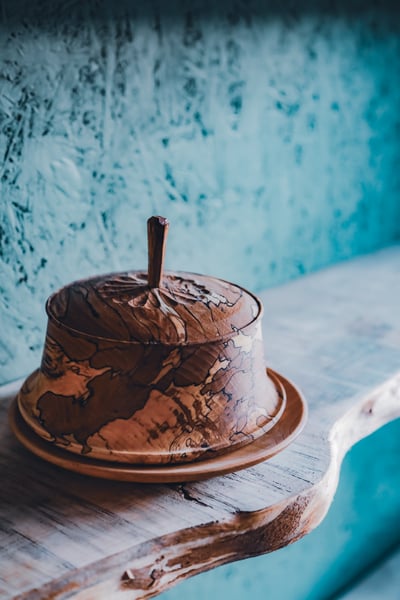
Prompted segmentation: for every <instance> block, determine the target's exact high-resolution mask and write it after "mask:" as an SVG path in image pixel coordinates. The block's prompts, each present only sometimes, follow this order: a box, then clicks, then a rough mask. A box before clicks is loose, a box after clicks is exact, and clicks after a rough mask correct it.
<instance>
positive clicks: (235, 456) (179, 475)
mask: <svg viewBox="0 0 400 600" xmlns="http://www.w3.org/2000/svg"><path fill="white" fill-rule="evenodd" d="M268 376H269V378H270V379H271V381H273V382H274V384H275V386H276V389H277V391H278V395H279V398H280V400H281V407H284V410H282V411H279V413H278V415H277V419H276V421H277V422H276V424H275V425H274V427H273V428H272V429H271V430H270V431H268V432H267V433H265V434H264V435H263V436H260V437H259V438H258V439H257V440H255V441H254V442H252V443H251V444H245V445H243V446H240V447H239V448H236V449H233V450H231V451H230V452H228V453H223V454H222V455H221V454H218V455H217V456H215V457H211V458H208V459H203V460H201V461H193V462H190V463H178V464H172V465H171V464H168V465H165V464H163V465H148V464H144V465H143V464H142V465H136V464H127V463H123V464H121V463H114V462H107V461H102V460H95V459H93V458H88V457H86V456H82V455H77V456H73V457H71V454H70V453H68V452H65V451H64V450H63V449H61V448H58V447H55V446H54V445H53V444H49V443H48V442H46V441H45V440H43V439H42V438H41V437H39V436H38V435H36V434H35V433H34V432H33V431H32V429H31V428H30V427H29V426H28V425H27V424H26V422H25V421H24V419H23V418H22V417H21V414H20V412H19V409H18V403H17V399H15V400H14V402H13V403H12V405H11V408H10V411H9V422H10V427H11V429H12V431H13V432H14V434H15V436H16V437H17V439H18V440H19V441H20V442H21V443H22V444H23V445H24V446H25V448H28V450H30V451H31V452H33V453H34V454H35V455H36V456H39V457H40V458H43V459H44V460H47V461H49V462H50V463H52V464H55V465H57V466H61V467H63V468H64V469H67V470H69V471H74V472H76V473H81V474H84V475H92V476H93V477H102V478H104V479H111V480H115V481H133V482H136V483H138V482H139V483H177V482H188V481H200V480H203V479H209V478H210V477H215V476H217V475H225V474H226V473H232V472H233V471H239V470H240V469H245V468H247V467H250V466H253V465H256V464H258V463H259V462H262V461H265V460H267V459H268V458H271V457H272V456H274V455H275V454H277V453H278V452H281V451H282V450H283V449H284V448H286V447H287V446H288V445H289V444H290V443H292V442H293V441H294V440H295V439H296V437H297V436H298V435H299V434H300V433H301V431H302V429H303V427H304V425H305V423H306V420H307V414H308V411H307V403H306V401H305V399H304V398H303V397H302V395H301V393H300V392H299V390H298V389H297V388H296V387H295V385H294V384H293V383H292V382H289V381H288V380H287V379H286V378H284V377H283V376H282V375H280V374H278V373H274V372H273V371H271V370H268Z"/></svg>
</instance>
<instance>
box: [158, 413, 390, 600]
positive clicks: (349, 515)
mask: <svg viewBox="0 0 400 600" xmlns="http://www.w3.org/2000/svg"><path fill="white" fill-rule="evenodd" d="M399 456H400V420H397V421H395V422H393V423H390V424H389V425H386V426H385V427H384V428H383V429H381V430H379V431H377V432H376V433H374V434H373V435H371V436H370V437H368V438H366V439H364V440H362V441H361V442H359V443H358V444H357V445H356V446H355V447H354V448H353V449H352V450H351V451H350V452H349V454H348V455H347V457H346V458H345V460H344V462H343V465H342V471H341V475H340V482H339V487H338V490H337V493H336V497H335V499H334V501H333V504H332V506H331V508H330V510H329V512H328V514H327V516H326V517H325V519H324V521H323V522H322V524H321V525H320V526H319V527H318V528H317V529H315V530H314V531H313V532H311V533H310V534H309V535H307V536H306V537H304V538H302V539H301V540H300V541H298V542H296V543H295V544H293V545H292V546H287V547H286V548H283V549H282V550H278V551H277V552H273V553H272V554H269V555H265V556H260V557H257V558H251V559H247V560H244V561H241V562H236V563H233V564H230V565H226V566H223V567H219V568H217V569H215V570H213V571H210V572H208V573H204V574H201V575H198V576H197V577H193V578H192V579H188V580H186V581H184V582H183V583H181V584H179V585H178V586H177V587H175V588H172V589H171V590H169V591H167V592H165V593H163V594H161V595H160V596H159V598H160V600H183V599H186V598H190V600H203V599H204V598H221V599H222V598H229V600H243V598H251V599H252V600H264V599H265V600H266V599H268V600H333V599H334V598H336V597H337V595H339V594H340V592H341V591H342V590H343V589H344V588H345V587H347V586H348V585H351V584H352V582H353V581H355V580H356V579H357V578H358V577H360V576H363V575H364V574H365V573H367V572H368V571H369V570H370V568H372V567H373V566H374V564H375V562H376V560H378V559H379V558H381V557H382V556H384V555H385V554H386V553H388V552H391V550H392V549H393V548H394V547H395V546H396V544H397V545H398V544H399V542H400V518H399V517H400V495H399V491H400V465H399ZM376 600H378V598H377V599H376ZM382 600H385V598H384V596H382Z"/></svg>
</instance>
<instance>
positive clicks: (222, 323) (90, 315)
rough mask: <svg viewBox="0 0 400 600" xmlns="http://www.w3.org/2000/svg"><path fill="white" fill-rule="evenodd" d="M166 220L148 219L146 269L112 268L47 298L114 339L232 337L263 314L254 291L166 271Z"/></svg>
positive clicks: (59, 316) (53, 312)
mask: <svg viewBox="0 0 400 600" xmlns="http://www.w3.org/2000/svg"><path fill="white" fill-rule="evenodd" d="M167 230H168V221H167V220H166V219H164V218H163V217H151V218H150V219H149V221H148V241H149V268H148V272H147V273H146V272H144V271H130V272H124V273H112V274H109V275H103V276H99V277H94V278H91V279H86V280H81V281H76V282H74V283H71V284H70V285H67V286H65V287H64V288H62V289H61V290H59V291H58V292H56V293H55V294H53V296H51V297H50V298H49V300H48V303H47V312H48V314H49V317H50V318H53V319H54V320H56V321H57V322H58V323H60V324H61V325H62V326H65V327H67V328H68V329H72V330H75V331H77V332H79V333H80V334H85V335H89V336H91V337H101V338H107V339H110V340H118V341H126V342H141V343H163V344H176V343H178V344H199V343H204V342H206V341H208V342H209V341H211V340H217V339H221V338H225V337H230V336H232V335H234V334H235V333H237V331H238V330H241V329H243V328H244V327H246V326H247V325H249V324H250V323H251V322H252V321H254V320H255V319H256V318H257V317H258V316H259V315H260V313H261V310H262V309H261V304H260V302H259V301H258V300H257V299H256V297H255V296H253V295H252V294H250V293H249V292H247V291H246V290H244V289H243V288H241V287H239V286H237V285H234V284H232V283H229V282H226V281H223V280H221V279H217V278H214V277H208V276H205V275H197V274H194V273H172V272H167V273H165V274H164V273H163V260H164V254H165V241H166V235H167Z"/></svg>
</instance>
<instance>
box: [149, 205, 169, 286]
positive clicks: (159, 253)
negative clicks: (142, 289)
mask: <svg viewBox="0 0 400 600" xmlns="http://www.w3.org/2000/svg"><path fill="white" fill-rule="evenodd" d="M168 227H169V222H168V219H165V217H150V219H148V221H147V241H148V248H149V270H148V275H147V280H148V283H149V287H151V288H158V287H160V284H161V280H162V275H163V267H164V255H165V245H166V241H167V234H168Z"/></svg>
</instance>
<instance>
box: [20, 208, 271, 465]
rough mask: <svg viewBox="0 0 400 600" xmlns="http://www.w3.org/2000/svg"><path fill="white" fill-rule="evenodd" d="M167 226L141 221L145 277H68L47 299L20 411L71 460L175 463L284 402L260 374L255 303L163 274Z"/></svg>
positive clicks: (230, 287)
mask: <svg viewBox="0 0 400 600" xmlns="http://www.w3.org/2000/svg"><path fill="white" fill-rule="evenodd" d="M167 231H168V221H167V220H166V219H164V218H163V217H151V218H150V219H149V221H148V247H149V271H148V273H144V272H142V271H131V272H127V273H114V274H108V275H104V276H98V277H94V278H91V279H87V280H82V281H77V282H74V283H72V284H70V285H67V286H65V287H64V288H62V289H61V290H60V291H59V292H57V293H56V294H54V295H53V296H52V297H51V298H50V299H49V301H48V303H47V312H48V316H49V320H48V327H47V335H46V342H45V347H44V352H43V357H42V362H41V366H40V369H39V371H38V372H37V373H36V374H35V375H34V377H33V378H31V379H30V380H29V382H30V383H29V386H24V387H23V389H22V390H21V392H20V394H19V398H18V402H19V408H20V411H21V414H22V415H23V417H24V419H25V420H26V422H27V423H28V424H29V425H30V426H31V427H32V429H33V430H34V431H35V432H36V433H37V434H38V435H40V436H42V437H43V438H45V439H47V440H50V441H51V443H53V444H56V445H59V446H62V447H63V448H65V449H67V450H69V451H71V452H74V453H85V454H87V455H88V456H90V457H93V458H99V459H103V460H109V461H120V462H131V463H146V464H148V463H150V464H152V463H155V464H156V463H174V462H188V461H193V460H198V459H201V458H202V457H203V458H204V457H206V456H208V455H209V454H210V453H215V454H218V453H225V452H229V451H230V450H232V449H233V448H235V447H239V446H241V445H244V444H248V443H250V442H251V441H254V440H255V439H257V438H258V437H260V436H262V435H263V434H264V433H265V432H266V431H268V430H269V429H271V427H272V426H273V424H274V420H276V418H277V414H278V412H279V411H282V410H283V401H282V400H281V399H280V398H279V396H278V393H277V391H276V388H275V386H274V385H273V383H272V382H271V381H270V380H269V378H268V377H267V376H266V374H265V366H264V355H263V345H262V340H261V317H262V307H261V303H260V301H259V300H258V299H257V298H256V297H255V296H253V295H252V294H251V293H249V292H247V291H246V290H244V289H242V288H240V287H239V286H237V285H234V284H232V283H229V282H226V281H223V280H220V279H216V278H213V277H207V276H204V275H196V274H193V273H165V274H163V261H164V254H165V242H166V236H167Z"/></svg>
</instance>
